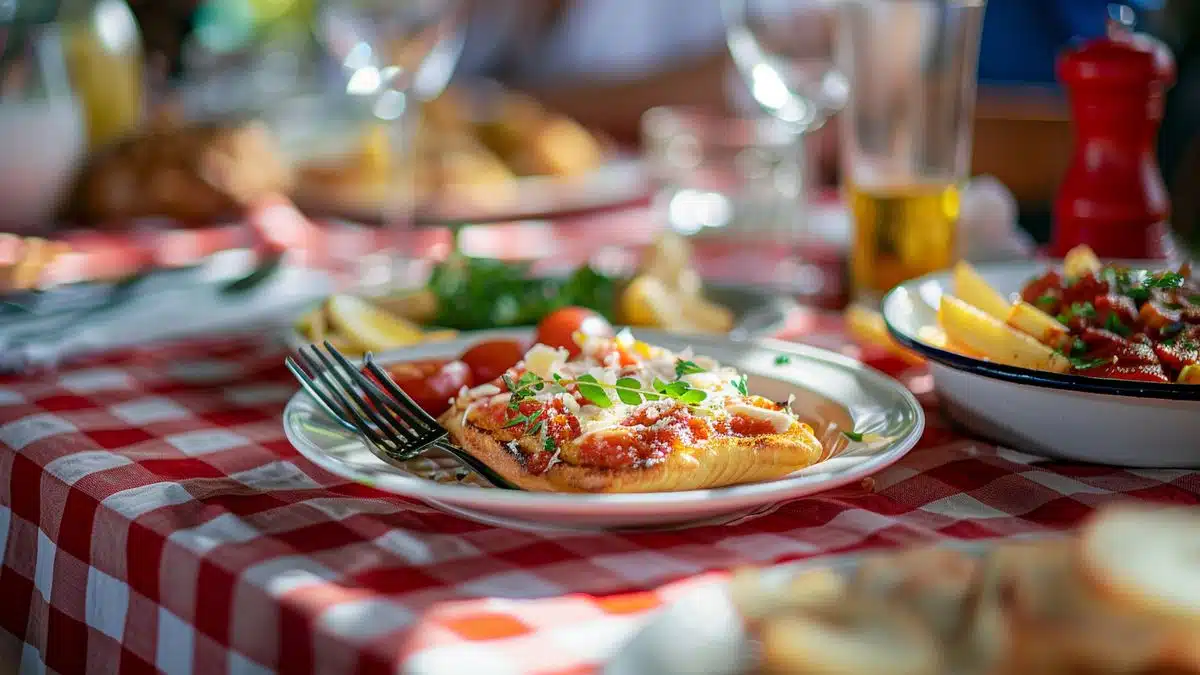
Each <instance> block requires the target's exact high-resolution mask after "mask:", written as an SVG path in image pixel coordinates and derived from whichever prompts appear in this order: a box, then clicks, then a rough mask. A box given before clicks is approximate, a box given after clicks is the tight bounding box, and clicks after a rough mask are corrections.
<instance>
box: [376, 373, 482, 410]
mask: <svg viewBox="0 0 1200 675" xmlns="http://www.w3.org/2000/svg"><path fill="white" fill-rule="evenodd" d="M387 371H388V374H389V375H391V376H392V379H393V380H395V381H396V384H397V385H398V386H399V387H400V388H401V389H403V390H404V393H406V394H408V395H409V396H411V397H412V399H413V401H416V403H417V405H419V406H421V409H422V410H424V411H425V412H427V413H429V414H430V415H434V416H437V415H441V414H442V413H444V412H446V411H447V410H448V409H449V408H450V399H451V398H452V397H454V396H457V395H458V390H459V389H462V388H463V387H470V386H472V385H474V383H475V381H474V380H473V379H472V377H471V369H470V368H469V367H468V366H467V364H465V363H463V362H462V361H436V360H430V361H408V362H405V363H396V364H393V365H390V366H388V368H387Z"/></svg>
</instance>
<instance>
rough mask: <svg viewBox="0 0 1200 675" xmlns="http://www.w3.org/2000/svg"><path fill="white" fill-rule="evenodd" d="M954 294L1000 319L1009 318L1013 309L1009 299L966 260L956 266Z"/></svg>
mask: <svg viewBox="0 0 1200 675" xmlns="http://www.w3.org/2000/svg"><path fill="white" fill-rule="evenodd" d="M954 295H956V296H958V297H959V298H960V299H962V301H963V302H966V303H968V304H971V305H974V306H976V307H978V308H979V309H981V310H983V311H984V312H985V313H987V314H989V315H991V316H993V317H995V318H996V319H999V320H1000V321H1006V320H1008V313H1009V311H1010V310H1011V306H1010V305H1009V302H1008V300H1006V299H1004V296H1003V295H1001V294H1000V292H999V291H997V290H996V289H994V288H992V287H991V285H989V284H988V282H986V281H984V280H983V277H981V276H979V272H978V271H976V270H975V268H974V267H972V266H971V264H970V263H968V262H966V261H959V263H958V264H957V265H955V266H954Z"/></svg>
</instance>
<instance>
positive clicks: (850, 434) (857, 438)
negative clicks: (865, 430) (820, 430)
mask: <svg viewBox="0 0 1200 675" xmlns="http://www.w3.org/2000/svg"><path fill="white" fill-rule="evenodd" d="M842 435H843V436H845V437H846V438H849V439H850V440H852V441H854V442H855V443H862V440H863V435H862V434H860V433H858V432H857V431H843V432H842Z"/></svg>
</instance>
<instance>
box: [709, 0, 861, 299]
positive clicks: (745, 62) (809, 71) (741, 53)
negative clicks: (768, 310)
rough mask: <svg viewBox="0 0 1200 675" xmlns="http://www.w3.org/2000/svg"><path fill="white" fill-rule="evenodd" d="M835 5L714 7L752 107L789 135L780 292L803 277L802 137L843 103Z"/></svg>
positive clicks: (738, 0)
mask: <svg viewBox="0 0 1200 675" xmlns="http://www.w3.org/2000/svg"><path fill="white" fill-rule="evenodd" d="M836 2H837V0H816V1H813V2H797V1H796V0H721V11H722V14H723V16H724V19H725V29H726V32H725V37H726V43H727V44H728V47H729V53H730V55H731V56H732V57H733V63H734V65H735V67H736V68H737V70H738V72H739V74H740V75H741V77H742V79H743V80H744V81H745V84H746V86H747V88H748V89H749V92H750V94H751V96H752V97H753V99H754V101H755V103H756V104H757V105H758V106H759V107H760V108H762V110H763V111H764V112H766V113H767V114H768V115H770V116H771V117H773V118H775V119H776V120H778V121H779V122H781V123H782V124H783V125H784V127H785V128H786V129H788V130H789V131H790V133H791V143H790V146H789V151H788V153H787V156H786V157H782V158H780V162H779V165H780V167H781V168H780V169H778V170H777V171H776V177H775V182H776V183H777V184H778V185H779V186H780V189H781V190H782V191H784V194H783V195H781V196H782V197H783V198H785V199H788V200H789V201H791V202H792V203H793V204H794V205H795V208H792V209H787V210H782V212H783V214H784V215H782V216H781V217H783V218H786V219H787V220H788V222H786V223H780V224H779V227H778V229H782V230H783V231H785V232H788V233H789V235H790V238H791V241H790V243H791V245H792V246H793V251H792V253H793V255H792V256H791V258H789V259H788V260H787V261H785V263H784V264H782V265H781V266H780V267H779V269H778V270H777V275H778V276H779V277H781V278H780V279H779V280H778V281H779V283H780V284H781V285H785V286H790V285H792V282H793V281H794V278H801V277H803V276H804V267H803V263H802V262H801V261H800V260H799V256H798V255H797V251H796V249H795V248H794V247H796V246H797V245H798V244H799V243H800V240H801V238H802V237H803V236H804V235H805V234H806V232H807V218H806V210H805V190H806V189H807V183H808V178H807V177H808V175H809V171H808V159H807V156H806V153H805V140H804V139H805V135H806V134H810V133H812V132H814V131H816V130H817V129H819V128H821V126H823V125H824V124H825V122H826V121H827V120H828V119H829V117H830V116H832V115H833V114H834V113H836V112H837V111H838V110H840V109H841V108H842V106H843V105H845V103H846V99H847V96H848V93H849V86H848V84H847V81H846V78H845V77H844V76H843V75H842V73H841V72H840V71H839V70H838V69H837V68H836V67H835V65H834V43H835V41H834V28H835V17H834V14H833V10H834V8H835V7H834V6H835V4H836Z"/></svg>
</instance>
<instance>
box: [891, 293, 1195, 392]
mask: <svg viewBox="0 0 1200 675" xmlns="http://www.w3.org/2000/svg"><path fill="white" fill-rule="evenodd" d="M927 280H928V279H927V278H926V277H921V278H920V279H916V280H914V281H912V282H906V283H905V284H902V285H901V286H908V285H910V284H912V285H920V284H921V283H922V282H924V281H927ZM901 286H897V287H896V288H893V289H892V290H890V291H888V292H887V294H886V295H885V296H884V297H883V303H882V304H881V305H880V306H881V307H887V305H888V300H889V298H891V297H892V294H893V293H895V292H896V291H898V290H900V288H901ZM883 322H884V324H885V325H886V326H887V329H888V333H890V334H891V335H892V337H893V338H895V339H896V341H897V342H899V343H900V344H901V345H903V346H905V347H908V348H909V349H911V350H913V351H915V352H917V353H918V354H920V355H921V356H924V357H925V358H927V359H929V360H930V361H936V362H938V363H940V364H942V365H944V366H949V367H951V368H953V369H955V370H961V371H963V372H966V373H972V374H975V375H982V376H984V377H990V378H992V379H996V380H1004V381H1006V382H1013V383H1016V384H1027V385H1031V386H1034V387H1044V388H1046V389H1062V390H1065V391H1074V392H1081V393H1088V394H1102V395H1106V396H1132V397H1135V398H1156V399H1163V400H1169V401H1200V385H1195V384H1174V383H1172V384H1154V383H1152V382H1133V381H1129V380H1110V379H1106V378H1102V377H1087V376H1085V375H1069V374H1063V373H1051V372H1047V371H1042V370H1032V369H1029V368H1018V367H1017V366H1008V365H1004V364H1002V363H994V362H992V361H983V360H981V359H976V358H972V357H970V356H963V355H962V354H956V353H954V352H951V351H947V350H945V349H940V348H938V347H934V346H933V345H930V344H927V343H925V342H922V341H921V340H919V339H917V338H916V337H914V336H912V335H909V334H907V333H904V332H903V331H901V330H900V329H899V328H897V327H896V326H893V325H892V322H891V321H889V320H888V318H887V313H886V312H883Z"/></svg>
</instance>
